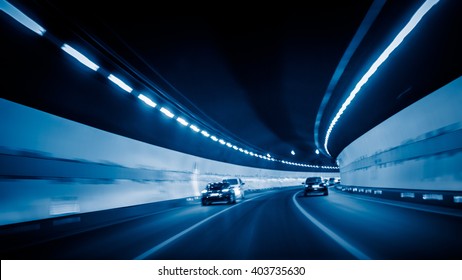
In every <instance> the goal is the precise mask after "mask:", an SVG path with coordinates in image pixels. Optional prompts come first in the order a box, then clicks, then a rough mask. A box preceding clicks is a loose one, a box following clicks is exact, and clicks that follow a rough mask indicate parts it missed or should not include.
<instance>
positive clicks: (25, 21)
mask: <svg viewBox="0 0 462 280" xmlns="http://www.w3.org/2000/svg"><path fill="white" fill-rule="evenodd" d="M0 8H1V10H2V11H4V12H5V13H7V14H8V15H10V16H11V17H12V18H14V19H15V20H16V21H17V22H19V23H21V24H22V25H24V26H25V27H27V28H29V29H30V30H32V31H33V32H35V33H37V34H38V35H40V36H43V34H45V32H46V30H45V28H43V27H41V26H40V25H39V24H37V23H36V22H35V21H33V20H32V19H31V18H29V17H28V16H26V15H25V14H24V13H23V12H21V11H20V10H18V9H17V8H16V7H15V6H13V5H11V4H10V3H8V2H7V1H5V0H0Z"/></svg>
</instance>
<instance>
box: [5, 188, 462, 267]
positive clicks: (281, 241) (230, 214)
mask: <svg viewBox="0 0 462 280" xmlns="http://www.w3.org/2000/svg"><path fill="white" fill-rule="evenodd" d="M301 190H302V189H301V188H287V189H279V190H272V191H267V192H263V193H253V194H248V195H247V196H246V199H245V200H244V201H241V202H238V203H237V204H234V205H228V204H214V205H210V206H201V205H200V204H199V203H197V204H196V203H194V204H190V205H187V206H180V207H175V208H171V209H164V210H159V211H156V212H153V213H150V214H147V215H146V214H145V215H142V216H139V217H135V218H131V219H125V220H124V221H120V222H117V223H111V224H110V225H106V226H101V227H98V228H95V229H92V230H86V231H82V232H79V233H74V234H70V235H68V236H66V237H62V238H56V239H51V240H48V241H46V242H38V243H34V244H32V245H28V246H24V247H22V248H16V249H14V250H8V251H2V252H1V255H2V259H48V260H59V259H72V260H81V259H82V260H85V259H90V260H97V259H105V260H118V259H121V260H131V259H160V260H176V259H178V260H196V259H197V260H227V259H228V260H350V259H351V260H354V259H374V260H426V259H430V260H449V259H458V260H460V259H462V238H460V237H461V236H462V211H459V210H457V211H453V210H452V211H449V210H445V209H444V208H435V207H428V206H425V207H424V206H417V205H414V206H413V205H404V204H400V203H398V202H391V201H374V200H371V199H365V198H360V197H358V196H353V195H349V194H345V193H342V192H340V191H337V190H334V189H332V188H331V190H330V193H329V195H328V196H318V195H313V196H309V197H303V195H302V192H301ZM29 238H30V237H29ZM29 241H30V240H29ZM28 244H29V243H28Z"/></svg>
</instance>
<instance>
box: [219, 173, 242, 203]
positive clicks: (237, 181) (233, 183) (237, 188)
mask: <svg viewBox="0 0 462 280" xmlns="http://www.w3.org/2000/svg"><path fill="white" fill-rule="evenodd" d="M222 182H223V183H228V184H229V185H230V187H231V188H233V189H234V193H235V194H236V196H237V197H238V198H241V199H244V192H245V191H244V185H245V183H244V182H243V181H242V179H241V178H238V177H232V178H224V179H223V180H222Z"/></svg>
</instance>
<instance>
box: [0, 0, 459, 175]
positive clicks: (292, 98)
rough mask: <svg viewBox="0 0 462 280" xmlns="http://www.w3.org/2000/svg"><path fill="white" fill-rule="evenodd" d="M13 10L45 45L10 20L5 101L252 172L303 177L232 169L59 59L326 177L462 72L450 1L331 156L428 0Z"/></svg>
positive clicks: (54, 4)
mask: <svg viewBox="0 0 462 280" xmlns="http://www.w3.org/2000/svg"><path fill="white" fill-rule="evenodd" d="M9 2H10V3H12V4H14V5H15V6H16V7H18V8H19V9H21V10H22V11H23V12H24V13H26V14H27V15H28V16H30V17H31V18H32V19H34V20H35V21H37V22H38V23H39V24H41V25H42V26H44V27H45V28H46V29H47V34H46V35H45V36H44V38H37V37H35V36H34V35H35V34H31V32H28V31H27V30H24V29H23V28H21V27H20V26H19V25H18V24H17V23H14V22H13V21H12V20H11V19H9V18H7V17H6V16H5V15H2V27H1V28H2V34H4V36H5V40H2V45H3V46H2V49H3V50H4V51H2V61H3V62H2V63H3V64H4V69H8V70H7V71H6V72H7V73H6V74H5V71H3V72H4V75H6V76H4V79H5V81H6V82H7V85H6V90H2V97H3V98H5V99H9V100H12V101H15V102H18V103H21V104H24V105H27V106H31V107H34V108H37V109H40V110H44V111H46V112H50V113H52V114H56V115H59V116H62V117H65V118H68V119H71V120H74V121H78V122H81V123H85V124H88V125H91V126H94V127H97V128H100V129H103V130H107V131H110V132H114V133H118V134H121V135H124V136H127V137H130V138H133V139H137V140H141V141H144V142H147V143H152V144H155V145H160V146H164V147H167V148H173V149H176V150H179V151H182V152H187V153H192V154H195V155H198V156H202V157H206V158H211V159H216V160H223V161H227V162H232V163H238V164H244V165H250V166H256V167H268V168H275V169H287V170H307V169H306V166H305V167H300V166H293V165H287V164H281V163H280V162H271V161H267V160H263V161H262V160H261V159H258V158H257V159H253V158H251V159H246V157H244V156H239V157H237V156H230V155H229V154H230V151H231V150H230V151H228V150H226V149H223V148H221V147H217V145H215V146H213V145H212V144H209V142H211V141H210V140H209V139H206V140H204V139H202V138H204V137H202V138H201V137H200V135H198V136H197V137H192V136H191V135H190V134H191V132H190V131H188V132H186V131H185V128H184V127H181V126H179V125H173V124H172V123H174V120H166V118H165V117H164V116H162V115H161V114H158V112H157V113H155V112H153V110H150V109H152V108H148V107H147V106H145V104H142V103H141V102H140V101H139V99H137V98H136V95H133V94H127V93H126V92H123V91H121V90H120V89H118V88H116V87H115V86H114V85H113V84H111V83H110V82H109V81H108V80H107V79H104V78H103V77H102V76H100V75H95V74H94V73H92V71H91V70H88V69H86V68H85V67H82V66H81V65H78V63H75V61H74V60H73V59H72V58H70V57H69V56H68V55H66V54H65V53H64V52H62V51H61V50H59V48H57V46H58V47H60V46H61V45H62V44H63V43H68V44H69V45H72V46H74V47H75V48H78V49H79V50H81V52H83V53H84V54H86V55H87V56H88V57H90V58H91V59H93V61H96V62H97V63H98V64H99V65H101V67H102V68H104V69H106V70H105V71H107V72H108V73H109V72H110V73H114V75H117V76H118V77H123V78H124V80H125V81H126V82H127V83H128V84H130V85H131V86H132V88H133V89H134V92H136V94H138V93H143V94H144V95H146V96H148V97H150V98H151V99H152V100H154V101H155V102H157V103H158V104H159V105H160V104H166V105H165V107H166V108H169V109H170V110H171V111H172V112H174V113H176V114H178V115H181V114H183V115H184V116H186V117H185V118H186V119H188V120H190V121H191V123H197V124H198V126H201V127H203V128H204V129H206V130H207V131H211V132H213V133H215V134H217V135H219V136H220V135H221V136H222V137H224V138H226V139H227V141H229V142H232V143H233V144H236V145H237V146H238V147H243V148H244V149H249V150H253V151H255V153H259V154H263V155H266V153H270V154H271V156H272V157H273V158H278V159H281V160H284V161H288V162H296V163H306V164H313V165H318V166H321V165H324V166H333V165H335V159H336V157H337V155H338V154H339V153H340V152H341V151H342V150H343V149H344V148H345V147H346V146H347V145H348V144H349V143H351V142H352V141H354V140H355V139H356V138H358V137H359V136H361V135H362V134H364V133H365V132H367V131H368V130H369V129H371V128H372V127H374V126H376V125H377V124H379V123H380V122H382V121H384V120H385V119H387V118H388V117H390V116H391V115H393V114H395V113H397V112H398V111H400V110H401V109H403V108H405V107H407V106H408V105H410V104H412V103H413V102H415V101H417V100H419V99H421V98H423V97H424V96H426V95H428V94H430V93H431V92H433V91H435V90H436V89H438V88H440V87H441V86H443V85H445V84H447V83H448V82H450V81H452V80H454V79H455V78H457V77H459V76H460V75H461V73H462V58H461V51H460V50H462V44H461V40H460V30H461V27H462V22H461V16H460V14H461V12H462V9H461V6H462V5H461V4H462V3H461V2H460V1H456V0H454V1H440V2H439V3H437V4H436V5H435V6H434V7H433V8H432V9H431V10H430V11H429V12H428V14H426V15H425V16H424V17H423V18H422V20H421V21H420V23H419V24H418V25H417V27H416V28H415V29H414V30H413V31H412V32H411V33H410V34H409V35H408V36H407V37H406V38H405V39H404V41H403V43H402V44H401V45H400V46H399V47H398V48H396V50H395V51H394V52H393V53H392V54H391V55H390V56H389V57H388V59H387V60H386V61H385V62H384V63H383V64H382V65H381V66H380V67H379V69H378V70H377V71H376V72H375V74H374V75H373V76H372V77H371V78H369V81H368V82H367V83H366V84H365V85H364V86H363V87H362V88H361V90H360V91H359V93H358V94H357V96H356V98H355V100H354V101H353V102H352V104H351V105H350V106H349V107H348V108H347V110H346V111H345V112H344V113H343V115H342V116H341V118H340V119H339V121H338V122H337V123H336V125H335V127H334V128H333V130H332V132H331V134H330V138H329V142H328V145H327V147H328V150H329V152H330V156H329V155H328V154H327V153H326V151H325V150H324V142H325V136H326V132H327V130H328V127H329V125H330V123H331V121H332V119H333V118H334V116H335V114H336V113H337V112H338V110H339V109H340V106H341V105H342V103H343V102H344V101H345V100H346V98H347V96H348V95H349V93H350V92H351V91H352V89H353V88H354V87H355V85H356V84H357V83H358V81H359V80H360V79H361V77H362V76H363V75H364V74H365V73H366V71H367V70H368V69H369V68H370V66H371V65H372V63H374V61H375V60H376V59H377V58H378V57H379V55H380V54H381V53H382V52H383V51H384V50H385V48H387V46H388V45H389V44H390V43H391V41H392V40H393V39H394V38H395V36H396V35H397V34H398V33H399V32H400V31H401V29H402V28H403V27H404V26H405V25H406V23H407V22H408V21H409V20H410V18H411V16H412V15H413V14H414V13H415V12H416V11H417V9H418V8H419V7H420V6H421V5H422V4H423V3H424V1H414V0H412V1H356V0H355V1H319V2H316V5H311V4H306V3H304V2H299V3H295V2H294V3H289V2H274V3H272V4H271V3H269V2H265V3H264V4H252V5H250V4H248V3H244V2H243V3H239V2H233V1H231V2H220V1H219V2H213V3H209V2H203V3H202V2H196V1H194V2H186V3H183V2H175V1H163V2H151V1H138V0H132V1H128V2H123V1H122V2H121V1H81V0H79V1H60V0H49V1H9ZM180 112H181V113H180ZM195 138H196V139H195ZM214 144H216V143H214ZM317 148H319V149H320V150H321V153H320V154H319V155H317V154H316V153H315V150H316V149H317ZM292 150H293V151H294V152H295V155H292V154H291V151H292ZM247 158H249V157H248V156H247ZM262 162H263V163H262ZM311 169H312V168H311ZM311 169H310V170H311Z"/></svg>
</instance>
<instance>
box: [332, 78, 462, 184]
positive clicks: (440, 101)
mask: <svg viewBox="0 0 462 280" xmlns="http://www.w3.org/2000/svg"><path fill="white" fill-rule="evenodd" d="M461 105H462V77H459V78H457V79H455V80H454V81H452V82H451V83H449V84H447V85H446V86H444V87H442V88H440V89H439V90H436V91H435V92H433V93H432V94H430V95H428V96H426V97H425V98H423V99H421V100H419V101H418V102H416V103H414V104H412V105H410V106H409V107H407V108H405V109H404V110H402V111H400V112H399V113H397V114H396V115H394V116H392V117H390V118H389V119H387V120H386V121H384V122H382V123H381V124H379V125H378V126H376V127H374V128H373V129H371V130H370V131H368V132H367V133H365V134H364V135H363V136H361V137H360V138H358V139H357V140H355V141H354V142H352V143H351V144H350V145H349V146H347V147H346V148H345V149H344V150H343V151H342V152H341V153H340V154H339V156H338V158H337V160H338V163H339V166H340V174H341V178H342V184H343V185H348V186H360V187H379V188H397V189H411V190H438V191H462V108H461Z"/></svg>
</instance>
